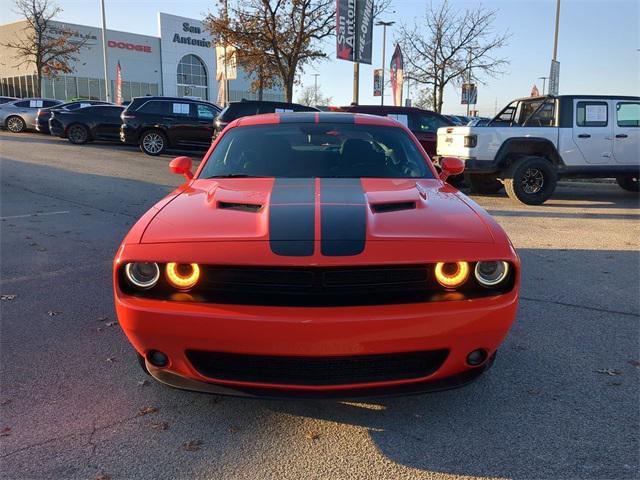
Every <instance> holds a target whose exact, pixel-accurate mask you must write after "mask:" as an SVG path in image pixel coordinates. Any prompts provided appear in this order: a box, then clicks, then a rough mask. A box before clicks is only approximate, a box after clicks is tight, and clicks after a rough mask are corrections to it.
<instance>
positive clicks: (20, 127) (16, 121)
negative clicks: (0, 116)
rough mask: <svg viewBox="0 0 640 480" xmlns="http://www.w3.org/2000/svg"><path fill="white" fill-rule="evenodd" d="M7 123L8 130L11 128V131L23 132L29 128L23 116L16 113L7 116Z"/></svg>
mask: <svg viewBox="0 0 640 480" xmlns="http://www.w3.org/2000/svg"><path fill="white" fill-rule="evenodd" d="M5 125H6V126H7V130H9V131H10V132H11V133H22V132H24V131H25V130H26V128H27V124H26V123H24V120H23V119H22V117H18V116H16V115H14V116H12V117H9V118H7V122H6V124H5Z"/></svg>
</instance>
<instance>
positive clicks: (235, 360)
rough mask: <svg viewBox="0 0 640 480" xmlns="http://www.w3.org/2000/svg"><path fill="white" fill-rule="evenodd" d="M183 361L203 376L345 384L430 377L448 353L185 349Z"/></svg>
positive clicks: (266, 381)
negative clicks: (329, 354) (306, 354)
mask: <svg viewBox="0 0 640 480" xmlns="http://www.w3.org/2000/svg"><path fill="white" fill-rule="evenodd" d="M186 353H187V358H188V359H189V361H190V362H191V364H192V365H193V367H194V368H195V369H196V370H197V371H198V372H199V373H200V374H201V375H204V376H205V377H209V378H212V379H220V380H231V381H241V382H253V383H269V384H280V385H284V384H287V385H348V384H358V383H372V382H388V381H393V380H408V379H413V378H421V377H426V376H428V375H431V374H432V373H434V372H435V371H436V370H438V369H439V368H440V367H441V366H442V364H443V363H444V361H445V360H446V358H447V355H448V354H449V351H448V350H430V351H422V352H406V353H387V354H380V355H357V356H349V357H284V356H265V355H243V354H236V353H221V352H207V351H198V350H188V351H187V352H186Z"/></svg>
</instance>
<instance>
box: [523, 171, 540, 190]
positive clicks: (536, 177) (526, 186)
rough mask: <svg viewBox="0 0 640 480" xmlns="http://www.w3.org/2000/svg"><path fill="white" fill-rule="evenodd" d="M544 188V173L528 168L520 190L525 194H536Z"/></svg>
mask: <svg viewBox="0 0 640 480" xmlns="http://www.w3.org/2000/svg"><path fill="white" fill-rule="evenodd" d="M543 186H544V173H542V171H541V170H539V169H537V168H528V169H527V170H526V172H524V175H523V177H522V189H523V190H524V192H525V193H527V194H533V193H538V192H539V191H540V190H542V187H543Z"/></svg>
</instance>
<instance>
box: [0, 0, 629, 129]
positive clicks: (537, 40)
mask: <svg viewBox="0 0 640 480" xmlns="http://www.w3.org/2000/svg"><path fill="white" fill-rule="evenodd" d="M437 1H438V0H434V2H436V3H437ZM56 3H57V4H58V5H59V6H61V7H62V9H63V12H62V13H61V14H60V16H59V20H61V21H65V22H69V23H77V24H82V25H93V26H99V25H100V2H99V0H56ZM105 4H106V12H107V28H109V29H113V30H122V31H128V32H132V33H140V34H146V35H157V33H158V32H157V30H158V27H157V20H156V12H157V11H162V12H165V13H171V14H175V15H182V16H186V17H191V18H202V17H203V16H204V15H206V13H207V12H209V11H210V10H212V9H214V8H215V5H216V4H217V1H215V0H188V1H184V0H183V1H175V0H173V1H172V0H147V1H140V0H105ZM428 4H429V2H428V1H425V0H421V1H418V0H393V4H392V6H391V8H390V9H389V11H388V12H387V13H385V14H383V15H382V16H380V17H379V18H380V19H381V20H385V21H395V22H396V25H400V24H402V23H404V24H407V25H412V24H413V23H414V22H417V23H418V25H420V22H421V18H422V17H423V16H424V13H425V11H426V8H427V7H428ZM450 4H451V5H452V6H453V8H454V9H460V10H464V9H466V8H475V7H477V6H478V5H479V4H480V3H479V2H477V1H471V0H466V1H465V0H450ZM482 5H483V7H484V8H487V9H491V10H495V11H496V18H495V21H494V27H495V29H496V30H497V31H508V32H510V33H511V38H510V40H509V45H508V46H507V47H505V48H503V49H502V50H501V51H500V54H501V56H503V57H506V58H508V59H509V60H510V64H509V65H508V66H507V67H506V69H505V70H506V72H505V74H504V75H502V76H500V77H498V78H486V79H484V81H485V82H486V84H479V86H478V105H477V107H476V108H477V109H478V110H479V112H480V115H484V116H491V115H493V114H494V113H495V110H496V108H497V109H498V110H499V109H500V108H501V107H502V106H504V105H506V104H507V103H508V102H509V101H511V100H512V99H514V98H517V97H522V96H528V95H529V93H530V92H531V88H532V86H533V84H536V85H537V86H538V89H539V90H540V91H542V80H539V77H542V76H549V66H550V62H551V57H552V53H553V52H552V50H553V31H554V22H555V8H556V2H555V0H485V1H483V2H482ZM12 10H13V0H0V23H8V22H12V21H15V20H18V19H19V17H18V15H17V14H15V13H13V11H12ZM639 32H640V0H562V3H561V13H560V29H559V41H558V61H559V62H560V94H611V95H613V94H615V95H640V33H639ZM397 33H398V29H397V28H396V27H395V26H394V27H390V28H388V29H387V46H386V50H387V58H386V62H385V63H387V64H388V63H389V61H390V55H391V52H392V51H393V46H394V43H395V42H394V40H395V38H394V36H396V35H397ZM373 35H374V36H373V44H374V54H373V65H361V67H360V103H361V104H378V103H380V98H379V97H374V96H373V69H374V68H380V67H381V62H382V28H381V27H375V28H374V33H373ZM334 41H335V40H334V39H333V38H331V39H329V40H327V41H326V42H325V44H324V50H325V51H326V53H327V54H328V59H326V60H324V61H321V62H317V63H316V64H313V65H307V66H306V67H305V69H304V72H303V73H302V74H301V75H300V81H301V84H300V85H298V86H297V87H296V89H295V90H294V100H295V99H296V98H297V95H298V92H299V91H300V88H302V87H303V86H307V85H313V83H314V76H313V75H312V74H313V73H318V74H319V77H318V84H319V85H320V90H321V93H322V94H323V95H324V96H329V97H332V104H333V105H346V104H349V103H350V102H351V100H352V84H353V64H351V63H349V62H345V61H342V60H337V59H335V44H334ZM387 68H388V65H387ZM417 88H419V87H417V86H416V85H414V84H412V85H410V93H411V96H414V95H415V93H416V91H417ZM386 90H387V91H386V92H385V93H387V95H386V96H385V97H386V98H385V104H389V103H391V97H390V93H391V92H390V89H389V88H387V89H386ZM405 92H406V90H405ZM465 111H466V106H464V105H460V89H459V88H456V87H454V86H453V85H450V86H449V87H448V88H447V89H446V92H445V102H444V107H443V113H451V114H463V113H465Z"/></svg>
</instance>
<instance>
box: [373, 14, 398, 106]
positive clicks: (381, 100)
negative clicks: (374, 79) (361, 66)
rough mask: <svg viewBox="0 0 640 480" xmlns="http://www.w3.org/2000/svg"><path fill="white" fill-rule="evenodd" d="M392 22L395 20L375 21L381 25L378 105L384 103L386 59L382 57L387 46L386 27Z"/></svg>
mask: <svg viewBox="0 0 640 480" xmlns="http://www.w3.org/2000/svg"><path fill="white" fill-rule="evenodd" d="M394 23H396V22H383V21H382V20H378V21H377V22H376V25H380V26H382V82H381V83H382V85H381V91H380V105H384V69H385V65H384V62H385V61H386V60H385V58H384V57H385V51H386V46H387V27H390V26H391V25H393V24H394Z"/></svg>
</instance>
